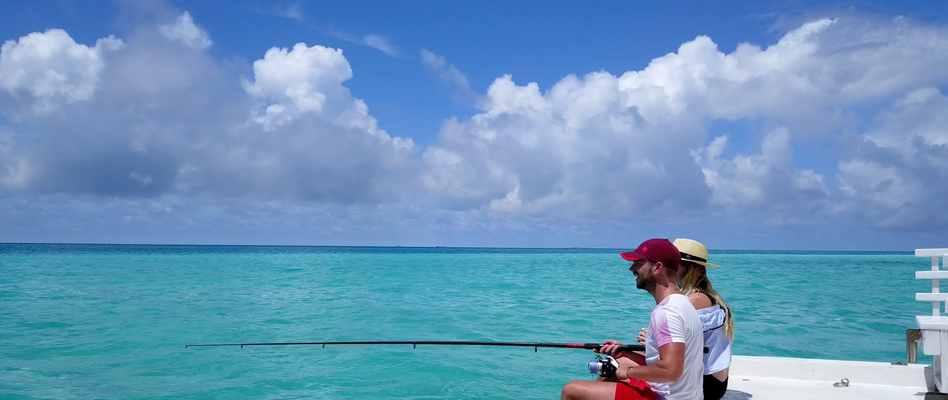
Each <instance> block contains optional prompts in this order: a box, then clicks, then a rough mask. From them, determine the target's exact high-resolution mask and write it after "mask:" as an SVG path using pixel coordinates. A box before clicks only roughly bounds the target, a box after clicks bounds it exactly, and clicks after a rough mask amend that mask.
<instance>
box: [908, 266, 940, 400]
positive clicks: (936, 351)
mask: <svg viewBox="0 0 948 400" xmlns="http://www.w3.org/2000/svg"><path fill="white" fill-rule="evenodd" d="M915 255H916V256H918V257H928V258H929V259H931V270H929V271H918V272H916V273H915V279H929V280H931V283H932V291H931V293H916V294H915V300H918V301H926V302H929V303H931V306H932V315H918V316H916V317H915V320H916V321H917V322H918V328H919V330H920V331H921V333H922V352H923V353H925V354H926V355H930V356H932V375H931V376H932V381H933V382H931V385H929V386H930V387H929V389H932V390H935V391H937V392H940V393H948V293H942V292H941V285H940V284H941V280H942V279H948V248H944V249H916V250H915ZM942 308H944V310H945V313H944V314H942V312H941V310H942Z"/></svg>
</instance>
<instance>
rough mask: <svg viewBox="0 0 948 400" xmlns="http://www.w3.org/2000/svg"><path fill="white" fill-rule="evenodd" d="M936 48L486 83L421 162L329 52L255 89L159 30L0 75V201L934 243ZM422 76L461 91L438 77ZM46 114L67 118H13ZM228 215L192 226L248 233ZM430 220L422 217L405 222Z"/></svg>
mask: <svg viewBox="0 0 948 400" xmlns="http://www.w3.org/2000/svg"><path fill="white" fill-rule="evenodd" d="M184 16H187V18H186V20H187V22H189V23H190V25H191V26H193V27H195V29H197V31H198V32H203V31H201V30H200V28H197V25H194V21H191V20H190V15H189V14H187V13H185V14H182V17H184ZM180 20H181V17H179V21H180ZM174 26H177V25H168V26H167V27H174ZM169 29H170V28H169ZM169 32H170V31H169ZM192 33H193V32H192ZM185 37H192V38H200V37H202V36H201V35H200V34H197V35H190V36H187V35H185ZM205 37H206V34H205ZM946 38H948V33H946V31H945V30H944V29H943V28H940V27H932V26H924V25H918V24H914V23H911V22H909V21H905V20H893V21H877V20H871V21H867V20H860V19H844V18H840V19H836V20H832V19H826V20H819V21H814V22H812V23H809V24H806V25H804V26H801V27H800V28H798V29H796V30H793V31H791V32H788V33H787V34H786V35H784V37H783V38H781V39H780V40H779V41H778V42H777V43H774V44H772V45H770V46H766V47H759V46H756V45H752V44H742V45H739V46H737V48H736V49H735V50H734V51H732V52H730V53H725V52H722V51H721V50H720V49H719V48H718V47H717V45H716V44H715V43H714V42H713V41H712V40H711V39H710V38H707V37H698V38H695V39H694V40H691V41H688V42H686V43H683V44H682V45H681V46H680V47H679V48H678V49H677V50H676V51H675V52H673V53H669V54H666V55H664V56H661V57H657V58H655V59H654V60H652V62H651V63H649V64H648V66H646V67H645V68H643V69H641V70H634V71H627V72H624V73H620V74H617V75H614V74H611V73H607V72H593V73H589V74H585V75H566V76H564V77H563V78H562V79H560V80H559V81H558V82H556V83H555V84H553V85H551V86H549V87H541V86H540V85H539V84H537V83H532V82H529V80H524V81H520V82H519V83H518V81H515V80H514V78H513V77H511V76H501V77H498V78H497V79H495V80H494V82H493V83H492V84H491V85H490V87H489V88H488V90H487V91H486V93H484V94H483V95H478V98H479V101H478V102H477V105H478V107H479V108H478V112H477V113H476V114H475V115H473V116H471V117H464V118H454V119H449V120H447V121H445V122H444V124H443V128H442V130H441V132H440V136H439V138H438V139H437V140H436V141H435V143H433V144H432V145H430V146H428V147H426V148H423V149H418V148H416V146H415V144H414V143H413V142H412V140H411V139H408V138H404V137H399V136H397V135H396V134H397V133H398V132H395V134H390V133H388V132H387V131H385V130H384V129H382V127H381V126H380V124H379V122H378V121H376V119H375V118H374V117H373V115H372V114H371V112H370V111H369V106H368V104H367V102H366V101H363V100H362V99H360V98H358V97H356V96H354V95H353V93H351V92H350V90H349V88H348V87H347V86H346V84H347V82H348V81H349V80H350V79H353V74H354V73H353V70H352V67H351V66H350V64H349V61H348V60H347V59H346V57H345V55H344V54H343V52H342V51H341V50H339V49H334V48H330V47H324V46H319V45H308V44H304V43H300V44H297V45H295V46H293V47H292V48H276V47H275V48H271V49H270V50H268V51H267V52H266V53H265V54H263V55H262V56H261V58H260V59H258V60H255V61H254V62H253V63H252V76H249V75H250V74H251V72H247V71H246V70H244V69H242V68H244V66H241V65H236V64H234V63H232V62H225V61H221V60H219V59H217V58H216V56H215V55H214V54H212V52H201V51H181V50H182V49H181V47H180V46H178V45H177V44H175V43H177V42H174V43H172V42H169V41H168V40H167V38H166V35H164V34H163V32H160V29H155V26H143V27H139V28H138V29H137V30H133V31H132V32H130V34H129V36H128V37H127V39H126V41H127V43H124V47H123V50H122V51H114V52H112V51H107V50H108V49H116V48H118V47H121V46H122V43H123V42H122V41H120V40H118V39H114V38H111V37H109V38H105V39H102V40H100V41H99V42H98V43H97V44H96V46H94V47H90V46H86V45H81V44H76V43H75V42H74V41H73V40H72V39H71V38H70V37H69V35H68V34H66V33H65V32H63V31H56V30H51V31H48V32H44V33H39V32H38V33H33V34H30V35H27V36H24V37H22V38H20V39H19V40H12V41H8V42H6V43H5V44H4V46H3V52H2V54H0V71H3V72H4V73H2V74H0V88H2V91H0V103H3V104H2V105H3V107H0V124H2V126H0V188H2V191H3V192H7V193H8V192H16V193H17V195H23V196H27V197H28V196H29V195H31V194H34V193H43V195H44V196H46V195H48V194H49V193H58V195H56V196H70V195H75V196H88V197H89V198H90V199H92V200H90V201H89V202H87V203H84V204H87V205H88V204H95V203H96V200H95V199H99V198H116V197H121V198H126V199H131V198H135V199H139V198H140V199H144V200H142V202H143V203H141V204H144V203H147V199H151V198H158V197H163V196H180V197H181V198H185V199H186V198H189V197H195V198H196V197H200V198H202V199H203V200H202V201H206V204H209V205H210V206H208V207H207V208H206V209H205V210H204V211H207V212H212V211H208V210H212V209H213V204H215V199H231V200H232V199H251V200H250V201H251V202H254V201H255V200H259V201H278V202H281V204H280V207H276V208H274V209H277V208H292V207H293V205H294V204H296V205H299V204H307V205H313V207H312V208H308V209H307V210H322V211H312V212H323V213H325V214H326V215H329V217H327V218H326V219H323V220H320V221H321V222H325V221H329V220H332V215H334V214H336V213H352V214H353V215H350V216H347V217H351V218H349V219H348V221H354V222H353V223H357V222H359V221H362V222H371V221H370V220H371V218H369V217H367V216H376V215H381V214H386V215H389V214H387V213H389V212H391V213H395V214H391V215H389V216H388V217H387V218H389V219H387V220H386V221H388V222H387V223H388V224H389V226H396V225H399V224H401V222H400V221H402V220H400V219H399V218H400V217H401V216H400V215H396V214H397V213H399V212H405V213H406V214H405V215H408V216H406V217H405V218H407V219H408V220H409V221H410V223H409V224H414V223H416V222H417V223H418V224H428V225H426V226H428V228H430V229H432V230H431V231H432V232H439V231H437V225H438V224H442V223H444V224H452V226H458V227H459V228H458V230H456V231H455V232H462V233H463V232H470V231H472V230H481V231H482V232H489V233H490V234H491V235H493V234H495V233H497V235H498V236H497V237H502V236H501V234H502V233H504V232H506V233H508V234H509V233H510V232H512V231H515V232H518V233H523V234H524V235H529V234H530V232H531V229H532V230H534V231H535V230H538V229H547V228H549V229H550V230H551V231H552V230H553V229H556V228H560V227H563V226H564V223H563V221H564V220H566V221H567V222H566V223H565V225H568V226H570V227H574V226H575V227H580V228H576V229H575V231H576V232H578V231H582V230H584V229H585V230H588V229H592V230H595V229H598V228H597V226H600V225H599V222H600V221H622V222H623V223H628V224H639V223H641V222H642V219H644V218H652V219H653V220H660V222H661V223H656V225H655V226H660V225H663V224H666V223H670V221H686V222H691V223H693V222H695V221H701V222H703V221H704V218H706V217H707V216H708V215H717V214H719V213H731V214H730V215H735V214H739V215H741V216H742V217H744V218H740V219H734V218H732V219H731V220H729V221H732V222H733V221H735V220H739V221H743V220H745V219H746V220H750V219H753V220H754V221H753V223H754V224H755V225H756V223H757V222H758V221H760V220H761V219H760V218H758V217H759V216H760V215H767V216H774V218H772V219H767V220H766V221H770V222H777V223H782V222H787V221H810V222H811V223H817V224H819V223H835V222H837V221H839V220H838V218H843V217H846V218H854V219H855V220H857V221H860V222H862V223H869V224H875V223H880V224H882V225H884V226H887V227H897V228H902V229H909V228H912V229H915V228H917V227H919V226H925V225H926V224H932V225H934V226H945V223H946V222H945V219H944V217H939V216H938V214H937V212H939V211H940V210H941V207H942V206H941V204H943V199H944V198H948V193H946V191H948V189H942V188H941V187H942V186H943V185H941V184H940V182H944V181H946V180H948V165H946V164H948V161H946V160H948V154H946V153H945V151H946V150H945V149H946V146H948V137H946V134H945V132H948V129H946V127H948V121H946V120H945V118H946V117H945V116H946V115H948V101H946V99H945V95H944V93H943V90H944V87H945V85H946V84H948V72H946V70H945V69H944V68H943V66H944V65H946V64H948V60H946V59H945V57H946V54H948V46H946V44H945V43H948V42H946ZM363 39H364V37H358V38H357V42H359V43H360V44H364V45H367V43H366V41H365V40H363ZM184 43H195V44H197V46H198V47H200V46H201V43H203V42H202V41H201V40H200V39H195V40H193V41H191V42H188V41H187V40H185V42H184ZM379 43H388V42H387V41H382V42H376V44H379ZM389 44H390V43H389ZM392 48H393V49H394V47H392ZM420 57H421V59H422V62H423V63H425V65H426V66H427V67H428V68H430V69H431V70H432V71H434V72H435V73H436V74H438V75H439V76H440V77H441V78H442V79H444V80H446V81H447V82H449V83H450V84H452V85H455V86H456V87H457V88H461V90H470V83H469V82H468V80H467V78H466V77H465V76H464V74H463V73H461V71H460V70H458V69H457V68H456V67H454V66H452V65H451V64H450V63H449V62H448V60H446V59H445V58H444V57H441V56H439V55H437V54H435V53H433V52H430V51H422V53H421V54H420ZM9 71H12V72H11V73H8V72H9ZM356 72H358V71H356ZM241 75H248V76H247V77H246V78H245V79H244V84H243V85H240V83H239V82H240V81H241V79H240V77H241ZM105 77H108V79H106V78H105ZM527 78H529V77H527ZM7 104H12V107H8V106H7ZM43 104H45V105H46V106H45V107H49V106H50V105H55V106H56V107H62V112H58V113H47V114H44V115H38V114H34V115H20V113H18V112H17V111H18V110H19V109H20V108H22V107H21V106H27V107H37V106H39V105H43ZM406 112H411V111H410V110H409V109H406ZM382 122H384V121H382ZM717 122H724V123H730V122H736V123H737V124H736V125H740V126H742V127H743V128H740V129H744V130H745V131H742V132H739V133H733V132H721V131H719V128H718V124H717ZM825 143H832V144H837V145H838V147H837V148H830V149H828V150H827V152H830V153H833V152H835V153H833V154H829V155H828V156H827V157H829V158H831V160H829V161H826V160H817V161H826V162H825V163H823V165H830V167H825V166H821V167H813V166H812V164H808V163H806V161H812V160H808V159H807V157H806V156H807V155H806V154H804V153H803V152H801V148H808V147H805V145H808V146H811V147H809V148H812V147H816V146H819V145H821V144H825ZM850 143H855V144H856V145H857V146H855V148H854V149H852V150H850V149H848V148H846V145H848V144H850ZM801 146H802V147H801ZM747 148H754V149H753V150H746V149H747ZM838 148H842V149H844V150H842V151H844V152H845V153H843V154H839V150H837V149H838ZM801 159H802V160H803V161H804V162H802V163H801V162H800V160H801ZM814 164H819V163H818V162H815V163H814ZM54 197H55V196H54ZM57 199H58V198H53V199H52V200H49V202H48V203H47V204H55V203H56V201H57ZM432 200H434V201H432ZM137 201H138V200H135V201H131V200H130V201H129V205H128V207H124V206H123V207H122V209H126V208H127V209H128V210H133V209H134V208H135V206H137V205H139V204H140V203H138V202H137ZM241 201H242V200H241ZM24 202H26V200H24ZM182 203H184V204H187V201H182ZM325 204H333V206H332V207H328V206H327V207H325V208H323V207H322V205H325ZM380 204H384V206H383V205H380ZM41 208H42V207H41ZM240 209H241V207H233V208H229V209H227V210H226V211H220V212H221V213H225V214H227V213H230V214H227V215H217V216H215V217H213V218H208V219H205V220H203V221H209V220H214V218H221V219H224V218H234V220H233V221H237V220H243V218H244V217H245V216H244V215H240V211H239V210H240ZM406 209H411V210H413V211H399V210H406ZM258 211H259V210H258ZM429 211H430V212H431V214H432V215H436V216H435V217H430V218H429V217H426V216H425V217H422V216H419V214H425V213H426V212H429ZM37 212H40V211H37ZM259 212H260V213H261V214H266V211H259ZM274 212H276V211H274ZM359 213H364V214H359ZM356 214H358V215H356ZM129 215H130V216H131V217H133V218H138V216H136V215H134V213H133V212H132V211H129ZM287 215H289V214H287ZM8 217H9V218H12V220H18V219H17V218H18V217H17V216H16V215H13V214H10V215H9V216H8ZM268 218H269V217H268V216H267V215H264V216H263V217H260V216H257V217H254V218H251V217H247V218H246V219H247V220H255V221H266V220H267V219H268ZM939 218H941V219H939ZM290 219H291V221H289V222H290V223H292V222H293V221H292V218H290ZM154 221H160V218H155V219H154V220H153V222H154ZM826 221H831V222H826ZM574 222H575V224H574ZM155 223H158V222H155ZM735 224H737V225H739V224H738V223H735ZM939 224H941V225H939ZM432 226H434V228H431V227H432ZM680 226H681V225H680ZM738 227H740V226H738ZM333 229H341V230H344V229H345V227H344V226H338V227H333ZM419 229H426V228H419ZM612 232H617V233H616V234H619V233H621V230H619V229H616V230H614V231H612ZM380 235H381V234H380ZM432 237H433V238H434V239H439V238H438V237H437V235H433V236H432ZM508 237H510V236H508ZM455 239H456V240H455V243H463V240H462V239H463V237H462V238H460V239H459V238H458V237H455ZM564 240H565V239H564Z"/></svg>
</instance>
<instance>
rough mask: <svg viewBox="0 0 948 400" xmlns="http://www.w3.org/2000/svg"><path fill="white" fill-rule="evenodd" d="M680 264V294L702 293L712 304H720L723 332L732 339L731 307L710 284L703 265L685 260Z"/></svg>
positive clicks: (732, 320)
mask: <svg viewBox="0 0 948 400" xmlns="http://www.w3.org/2000/svg"><path fill="white" fill-rule="evenodd" d="M681 266H682V269H681V278H680V279H679V282H678V285H679V286H681V292H682V294H684V295H685V296H690V295H691V294H692V293H704V294H705V295H706V296H708V297H709V298H710V299H711V301H712V302H713V303H714V304H717V305H719V306H721V308H723V309H724V313H725V315H726V316H727V317H726V318H725V321H724V334H725V335H727V337H729V338H731V339H734V318H732V315H731V307H730V306H728V305H727V302H725V301H724V298H723V297H721V295H720V294H719V293H718V292H717V291H716V290H714V287H713V286H711V280H710V279H708V272H707V270H706V269H705V266H704V265H701V264H697V263H694V262H691V261H687V260H682V262H681Z"/></svg>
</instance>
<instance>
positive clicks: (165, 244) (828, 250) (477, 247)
mask: <svg viewBox="0 0 948 400" xmlns="http://www.w3.org/2000/svg"><path fill="white" fill-rule="evenodd" d="M3 245H67V246H154V247H158V246H181V247H183V246H217V247H322V248H328V247H342V248H407V249H498V250H500V249H509V250H604V251H605V250H623V249H626V248H625V247H584V246H576V247H524V246H474V245H451V246H443V245H381V244H374V245H357V244H247V243H241V244H222V243H106V242H3V241H0V246H3ZM709 250H711V249H709ZM715 250H716V251H827V252H867V253H868V252H875V253H892V252H907V253H912V252H914V251H915V249H910V250H878V249H877V250H865V249H715ZM715 250H711V251H712V252H713V251H715Z"/></svg>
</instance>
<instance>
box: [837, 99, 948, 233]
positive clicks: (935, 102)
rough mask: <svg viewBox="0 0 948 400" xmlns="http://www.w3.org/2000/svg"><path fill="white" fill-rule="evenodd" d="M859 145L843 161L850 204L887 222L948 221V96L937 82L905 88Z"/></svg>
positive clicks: (843, 181)
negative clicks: (947, 213) (947, 206)
mask: <svg viewBox="0 0 948 400" xmlns="http://www.w3.org/2000/svg"><path fill="white" fill-rule="evenodd" d="M860 141H861V143H860V144H859V146H858V147H857V151H856V152H855V154H854V155H852V156H851V157H849V158H846V159H843V160H842V161H840V163H839V182H840V189H841V191H842V194H843V195H844V197H843V198H844V199H845V200H846V201H847V202H849V205H850V207H848V210H850V211H853V212H856V213H859V214H862V215H863V216H864V217H866V218H867V219H871V220H874V221H878V222H879V223H880V224H882V225H883V226H887V227H893V228H899V229H907V228H914V229H918V228H923V227H925V228H929V229H931V228H939V227H944V226H948V216H945V215H944V210H943V207H942V206H943V204H944V202H945V198H948V189H946V188H945V186H944V185H943V182H946V180H948V98H946V97H945V95H944V93H942V92H941V91H940V90H938V89H936V88H930V87H929V88H921V89H917V90H915V91H912V92H909V93H907V94H906V95H905V96H903V97H901V98H900V99H898V100H897V101H895V102H894V104H893V105H892V106H891V107H890V108H889V109H887V110H885V111H884V112H882V113H881V114H880V115H879V116H878V117H877V119H876V121H875V124H873V127H872V128H871V129H870V131H869V132H868V133H867V134H866V135H865V136H863V137H862V138H861V139H860Z"/></svg>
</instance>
